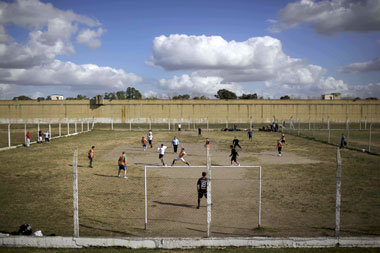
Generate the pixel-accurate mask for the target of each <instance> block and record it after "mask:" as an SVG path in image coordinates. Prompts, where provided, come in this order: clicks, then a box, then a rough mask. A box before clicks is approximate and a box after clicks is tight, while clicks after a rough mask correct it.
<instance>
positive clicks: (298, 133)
mask: <svg viewBox="0 0 380 253" xmlns="http://www.w3.org/2000/svg"><path fill="white" fill-rule="evenodd" d="M300 127H301V125H300V120H298V132H297V136H299V135H300Z"/></svg>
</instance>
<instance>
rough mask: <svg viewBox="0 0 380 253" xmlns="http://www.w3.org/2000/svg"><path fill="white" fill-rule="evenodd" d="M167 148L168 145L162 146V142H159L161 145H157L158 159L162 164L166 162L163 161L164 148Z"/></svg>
mask: <svg viewBox="0 0 380 253" xmlns="http://www.w3.org/2000/svg"><path fill="white" fill-rule="evenodd" d="M167 148H168V147H166V146H164V144H161V146H160V147H158V152H159V155H158V159H160V160H161V162H162V165H163V166H166V164H165V162H164V155H165V150H166V149H167Z"/></svg>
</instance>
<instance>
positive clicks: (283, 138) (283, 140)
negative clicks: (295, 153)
mask: <svg viewBox="0 0 380 253" xmlns="http://www.w3.org/2000/svg"><path fill="white" fill-rule="evenodd" d="M281 144H282V145H284V144H285V134H282V135H281Z"/></svg>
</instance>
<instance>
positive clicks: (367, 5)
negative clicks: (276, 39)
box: [270, 0, 380, 35]
mask: <svg viewBox="0 0 380 253" xmlns="http://www.w3.org/2000/svg"><path fill="white" fill-rule="evenodd" d="M379 13H380V1H379V0H361V1H357V0H322V1H314V0H299V1H296V2H292V3H289V4H287V6H286V7H285V8H283V9H281V10H280V11H279V12H278V17H279V21H280V22H273V21H272V22H271V23H272V24H273V25H272V27H271V28H270V31H272V32H280V31H282V30H284V29H288V28H291V27H295V26H297V25H299V24H301V23H304V22H307V23H311V27H312V28H313V29H315V30H316V31H317V32H318V33H320V34H324V35H332V34H336V33H341V32H372V31H379V30H380V18H379V16H380V14H379Z"/></svg>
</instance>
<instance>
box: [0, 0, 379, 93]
mask: <svg viewBox="0 0 380 253" xmlns="http://www.w3.org/2000/svg"><path fill="white" fill-rule="evenodd" d="M0 10H1V11H2V13H4V15H2V16H0V99H12V98H13V97H14V96H19V95H27V96H30V97H33V98H36V97H39V96H43V97H46V96H48V95H50V94H55V93H58V94H63V95H64V96H65V97H70V96H76V95H77V94H83V95H87V96H89V97H92V96H94V95H96V94H103V93H104V92H111V91H118V90H125V89H126V88H127V87H129V86H132V87H135V88H136V89H138V90H140V91H141V92H142V94H143V95H144V96H146V97H160V98H167V97H171V96H173V95H178V94H185V93H187V94H191V95H192V96H199V95H205V96H208V97H210V98H212V97H213V95H214V94H216V91H217V90H218V89H221V88H226V89H229V90H232V91H234V92H236V93H237V94H238V95H239V94H242V93H258V95H259V96H264V98H279V97H280V96H283V95H291V96H292V97H295V98H319V97H320V95H321V94H324V93H329V92H341V93H342V94H344V95H345V96H347V97H357V96H359V97H363V98H364V97H369V96H377V97H379V98H380V19H379V16H380V14H379V13H380V1H379V0H366V1H361V2H360V1H359V3H358V1H351V0H332V1H328V0H322V1H312V0H302V1H96V2H95V1H88V0H81V1H66V0H65V1H63V0H62V1H41V2H40V1H37V0H29V1H25V0H19V1H2V2H0Z"/></svg>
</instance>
